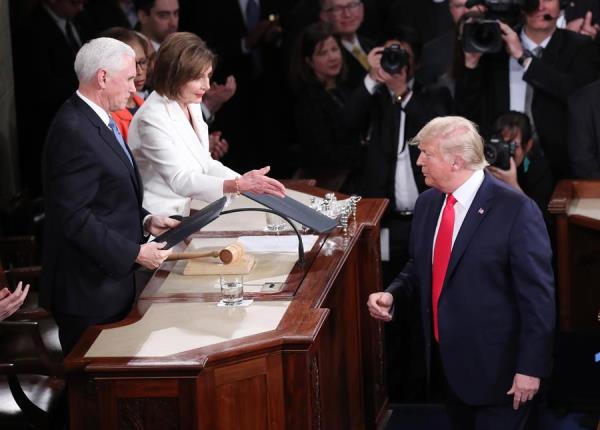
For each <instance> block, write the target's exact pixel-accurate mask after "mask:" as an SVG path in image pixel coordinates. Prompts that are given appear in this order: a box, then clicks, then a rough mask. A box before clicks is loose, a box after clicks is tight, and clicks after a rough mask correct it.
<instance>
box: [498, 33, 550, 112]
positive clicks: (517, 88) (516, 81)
mask: <svg viewBox="0 0 600 430" xmlns="http://www.w3.org/2000/svg"><path fill="white" fill-rule="evenodd" d="M551 37H552V36H548V37H547V38H546V39H545V40H544V41H542V43H540V44H539V45H538V44H536V43H535V42H534V41H532V40H531V39H530V38H529V37H527V35H526V34H525V31H524V30H521V46H522V47H523V49H524V50H528V51H533V50H534V49H535V48H537V47H538V46H541V47H542V48H546V46H547V45H548V42H550V38H551ZM529 64H531V63H529ZM529 64H527V67H523V66H521V65H520V64H519V63H517V60H515V58H514V57H510V60H509V62H508V70H509V75H508V77H509V87H510V110H515V111H517V112H525V92H526V91H527V85H529V84H528V83H527V82H525V81H524V80H523V75H524V74H525V72H526V71H527V68H528V67H529Z"/></svg>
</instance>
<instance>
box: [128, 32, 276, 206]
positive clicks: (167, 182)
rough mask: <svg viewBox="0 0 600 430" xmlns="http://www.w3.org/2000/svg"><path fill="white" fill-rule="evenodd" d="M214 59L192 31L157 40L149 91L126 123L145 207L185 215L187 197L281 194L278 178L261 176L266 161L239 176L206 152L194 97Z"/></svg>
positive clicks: (205, 81) (202, 124)
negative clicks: (156, 54) (152, 82)
mask: <svg viewBox="0 0 600 430" xmlns="http://www.w3.org/2000/svg"><path fill="white" fill-rule="evenodd" d="M213 64H214V54H213V53H212V52H211V51H210V50H209V49H208V48H207V47H206V44H205V43H204V42H203V41H202V40H201V39H200V38H199V37H198V36H196V35H194V34H192V33H175V34H172V35H170V36H168V37H167V39H165V42H164V43H163V44H162V45H161V49H160V51H159V52H158V56H157V59H156V66H155V70H154V76H155V80H154V92H153V93H152V94H150V96H149V97H148V98H147V99H146V101H145V102H144V105H143V106H142V107H141V108H140V109H139V110H138V111H137V112H136V114H135V116H134V117H133V121H132V123H131V126H130V128H129V144H130V146H131V148H132V151H133V154H134V156H135V158H136V161H137V162H138V165H139V169H140V175H141V177H142V180H143V181H144V205H145V206H144V207H146V208H151V210H154V211H157V212H159V213H163V214H169V215H173V214H179V215H187V214H188V213H189V208H190V202H191V199H199V200H202V201H205V202H211V201H213V200H216V199H218V198H220V197H222V196H223V195H224V194H225V193H232V194H235V193H239V192H242V191H253V192H256V193H268V194H273V195H276V196H280V197H283V196H284V194H285V189H284V187H283V185H281V183H279V182H278V181H276V180H275V179H271V178H269V177H267V176H266V173H267V172H268V171H269V167H264V168H262V169H260V170H252V171H250V172H247V173H245V174H243V175H241V176H240V175H239V174H238V173H236V172H235V171H233V170H231V169H229V168H228V167H225V166H224V165H223V164H221V163H220V162H218V161H216V160H214V159H213V158H211V156H210V153H209V146H208V145H209V137H208V126H207V125H206V123H205V122H204V120H203V118H202V113H201V112H200V106H199V103H200V102H201V101H202V97H203V95H204V93H205V92H206V91H207V90H208V89H209V87H210V83H209V77H210V75H211V73H212V68H213Z"/></svg>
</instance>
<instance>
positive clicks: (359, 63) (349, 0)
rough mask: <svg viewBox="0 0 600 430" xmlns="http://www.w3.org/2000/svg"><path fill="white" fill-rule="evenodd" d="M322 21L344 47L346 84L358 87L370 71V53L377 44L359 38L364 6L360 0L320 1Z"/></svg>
mask: <svg viewBox="0 0 600 430" xmlns="http://www.w3.org/2000/svg"><path fill="white" fill-rule="evenodd" d="M319 2H320V5H321V12H320V14H319V17H320V18H321V21H323V22H326V23H329V24H330V25H331V26H332V28H333V32H334V33H335V34H336V35H338V36H339V38H340V40H341V42H342V46H343V47H344V50H343V51H342V52H343V55H344V63H345V64H346V66H347V76H346V82H347V84H348V85H349V86H350V87H353V88H355V87H357V86H358V85H359V84H360V83H361V82H362V80H363V78H364V77H365V73H366V72H368V71H369V62H368V60H367V56H368V53H369V51H370V50H371V49H373V48H374V47H375V43H374V42H373V41H372V40H370V39H368V38H365V37H362V36H359V35H358V34H357V31H358V29H359V27H360V26H361V24H362V22H363V18H364V6H363V3H362V2H361V1H360V0H319Z"/></svg>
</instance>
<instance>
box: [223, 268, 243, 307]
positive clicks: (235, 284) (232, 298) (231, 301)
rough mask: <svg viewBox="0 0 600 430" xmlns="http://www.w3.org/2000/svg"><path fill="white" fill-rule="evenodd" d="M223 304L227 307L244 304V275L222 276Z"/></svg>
mask: <svg viewBox="0 0 600 430" xmlns="http://www.w3.org/2000/svg"><path fill="white" fill-rule="evenodd" d="M220 282H221V302H222V303H223V304H224V305H227V306H236V305H240V304H242V302H243V300H244V276H243V275H233V274H232V275H229V274H223V275H220Z"/></svg>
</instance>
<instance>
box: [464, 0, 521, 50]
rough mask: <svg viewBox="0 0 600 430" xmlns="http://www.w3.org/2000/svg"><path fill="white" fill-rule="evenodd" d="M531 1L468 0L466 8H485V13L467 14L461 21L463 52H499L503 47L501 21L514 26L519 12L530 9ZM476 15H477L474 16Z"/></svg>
mask: <svg viewBox="0 0 600 430" xmlns="http://www.w3.org/2000/svg"><path fill="white" fill-rule="evenodd" d="M531 2H532V0H469V1H468V2H467V4H466V6H467V7H473V6H477V5H481V6H485V7H486V9H487V12H486V13H485V15H483V16H474V14H473V13H467V14H466V15H465V16H464V17H463V19H464V20H465V21H466V20H467V19H468V20H469V21H468V22H464V24H463V26H462V32H461V38H462V41H463V49H464V51H465V52H476V53H481V54H488V53H489V54H491V53H496V52H500V51H501V50H502V48H503V46H504V41H503V40H502V32H501V31H500V26H499V25H498V23H497V22H496V21H497V20H501V21H503V22H506V23H507V24H508V25H510V26H511V27H512V26H514V25H516V24H517V22H518V20H519V16H520V14H521V11H526V10H528V8H530V7H531V5H530V3H531ZM475 15H477V14H475Z"/></svg>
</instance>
